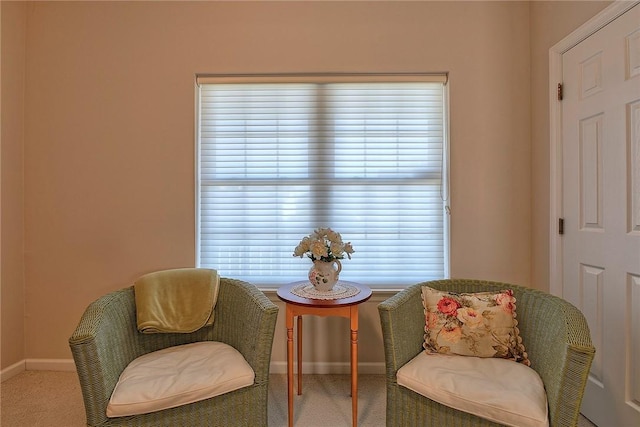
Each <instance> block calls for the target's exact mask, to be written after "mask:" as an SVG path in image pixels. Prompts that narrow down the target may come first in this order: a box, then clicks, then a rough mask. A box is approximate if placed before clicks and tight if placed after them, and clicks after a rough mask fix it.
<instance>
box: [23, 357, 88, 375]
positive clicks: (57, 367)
mask: <svg viewBox="0 0 640 427" xmlns="http://www.w3.org/2000/svg"><path fill="white" fill-rule="evenodd" d="M25 368H26V370H27V371H65V372H75V371H76V364H75V363H74V362H73V359H26V360H25Z"/></svg>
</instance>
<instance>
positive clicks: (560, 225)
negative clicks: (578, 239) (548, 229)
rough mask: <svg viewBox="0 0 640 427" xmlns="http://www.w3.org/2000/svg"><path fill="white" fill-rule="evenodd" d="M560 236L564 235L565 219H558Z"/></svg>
mask: <svg viewBox="0 0 640 427" xmlns="http://www.w3.org/2000/svg"><path fill="white" fill-rule="evenodd" d="M558 234H564V218H558Z"/></svg>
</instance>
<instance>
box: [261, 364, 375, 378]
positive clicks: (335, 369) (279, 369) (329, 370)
mask: <svg viewBox="0 0 640 427" xmlns="http://www.w3.org/2000/svg"><path fill="white" fill-rule="evenodd" d="M293 369H294V373H295V372H298V371H297V369H298V368H297V366H296V365H295V364H294V366H293ZM269 373H271V374H286V373H287V362H283V361H280V362H271V366H270V368H269ZM302 373H303V374H340V375H347V374H350V373H351V365H350V364H349V363H348V362H347V363H337V362H306V363H303V364H302ZM384 373H385V368H384V363H358V374H375V375H384Z"/></svg>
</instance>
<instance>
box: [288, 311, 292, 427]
mask: <svg viewBox="0 0 640 427" xmlns="http://www.w3.org/2000/svg"><path fill="white" fill-rule="evenodd" d="M286 317H287V319H286V323H287V403H288V415H289V427H293V313H292V311H291V308H290V307H289V305H287V316H286Z"/></svg>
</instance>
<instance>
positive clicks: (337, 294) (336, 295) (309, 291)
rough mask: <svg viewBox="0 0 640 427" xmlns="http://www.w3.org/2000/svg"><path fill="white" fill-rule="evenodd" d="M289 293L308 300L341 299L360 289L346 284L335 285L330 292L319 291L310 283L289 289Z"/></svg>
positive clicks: (352, 294) (354, 293)
mask: <svg viewBox="0 0 640 427" xmlns="http://www.w3.org/2000/svg"><path fill="white" fill-rule="evenodd" d="M291 293H292V294H294V295H297V296H299V297H302V298H309V299H326V300H329V299H341V298H349V297H352V296H354V295H358V294H359V293H360V289H358V288H356V287H355V286H352V285H348V284H346V283H340V282H338V283H336V284H335V285H334V286H333V289H331V290H330V291H319V290H317V289H316V288H315V287H314V286H313V285H312V284H311V283H302V284H300V285H296V286H294V287H293V288H291Z"/></svg>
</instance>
